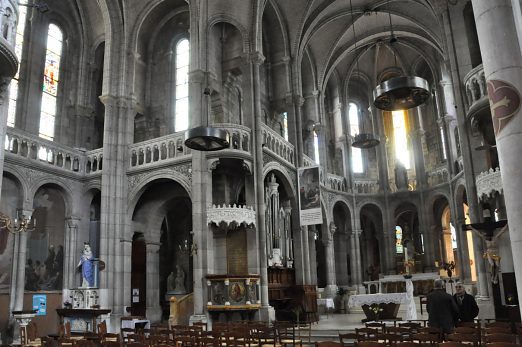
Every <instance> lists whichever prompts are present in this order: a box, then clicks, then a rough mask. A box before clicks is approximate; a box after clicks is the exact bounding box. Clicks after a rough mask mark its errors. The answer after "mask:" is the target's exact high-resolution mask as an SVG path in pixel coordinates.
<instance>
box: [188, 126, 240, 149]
mask: <svg viewBox="0 0 522 347" xmlns="http://www.w3.org/2000/svg"><path fill="white" fill-rule="evenodd" d="M229 145H230V135H229V133H228V131H226V130H224V129H218V128H212V127H207V126H199V127H195V128H192V129H189V130H187V131H186V132H185V146H187V147H188V148H191V149H194V150H196V151H205V152H210V151H219V150H221V149H225V148H228V147H229Z"/></svg>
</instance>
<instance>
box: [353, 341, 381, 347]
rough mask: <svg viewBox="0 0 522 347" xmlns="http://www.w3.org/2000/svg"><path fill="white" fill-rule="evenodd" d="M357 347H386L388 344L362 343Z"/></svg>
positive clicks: (358, 343) (376, 342)
mask: <svg viewBox="0 0 522 347" xmlns="http://www.w3.org/2000/svg"><path fill="white" fill-rule="evenodd" d="M357 347H386V344H385V343H383V342H378V341H360V342H357Z"/></svg>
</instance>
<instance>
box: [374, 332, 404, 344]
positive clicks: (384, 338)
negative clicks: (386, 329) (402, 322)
mask: <svg viewBox="0 0 522 347" xmlns="http://www.w3.org/2000/svg"><path fill="white" fill-rule="evenodd" d="M377 338H378V341H379V342H384V343H385V344H386V345H387V346H392V347H395V345H397V342H403V338H402V335H400V334H379V335H377Z"/></svg>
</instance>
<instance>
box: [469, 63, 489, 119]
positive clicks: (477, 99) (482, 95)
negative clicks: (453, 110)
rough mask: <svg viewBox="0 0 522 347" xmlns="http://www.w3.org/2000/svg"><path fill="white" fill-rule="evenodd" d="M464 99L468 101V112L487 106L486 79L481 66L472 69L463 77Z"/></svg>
mask: <svg viewBox="0 0 522 347" xmlns="http://www.w3.org/2000/svg"><path fill="white" fill-rule="evenodd" d="M464 85H465V86H466V98H467V101H468V111H473V109H475V108H477V107H479V106H480V107H481V106H484V105H483V104H484V103H485V104H487V105H489V100H488V91H487V86H486V78H485V76H484V68H483V67H482V64H480V65H478V66H476V67H475V68H473V69H472V70H471V71H470V72H469V73H468V74H467V75H466V76H465V77H464Z"/></svg>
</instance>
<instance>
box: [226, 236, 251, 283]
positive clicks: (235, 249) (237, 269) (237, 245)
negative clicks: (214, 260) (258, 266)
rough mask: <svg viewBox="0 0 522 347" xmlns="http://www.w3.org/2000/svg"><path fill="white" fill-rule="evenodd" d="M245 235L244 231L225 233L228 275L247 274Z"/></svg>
mask: <svg viewBox="0 0 522 347" xmlns="http://www.w3.org/2000/svg"><path fill="white" fill-rule="evenodd" d="M246 241H247V235H246V231H245V229H239V230H234V231H229V232H228V233H227V272H228V274H229V275H243V274H247V273H248V259H247V253H248V251H247V242H246Z"/></svg>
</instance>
